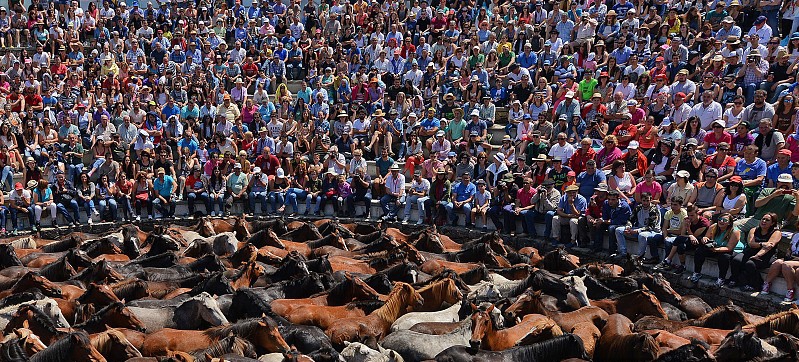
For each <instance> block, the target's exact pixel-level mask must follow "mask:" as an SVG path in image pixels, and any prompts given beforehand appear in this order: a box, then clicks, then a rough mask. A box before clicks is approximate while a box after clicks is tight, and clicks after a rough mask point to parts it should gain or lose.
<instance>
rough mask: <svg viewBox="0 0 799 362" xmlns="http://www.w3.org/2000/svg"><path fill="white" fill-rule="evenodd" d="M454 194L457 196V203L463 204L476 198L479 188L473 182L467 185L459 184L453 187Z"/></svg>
mask: <svg viewBox="0 0 799 362" xmlns="http://www.w3.org/2000/svg"><path fill="white" fill-rule="evenodd" d="M452 193H453V194H455V201H458V202H461V201H464V200H467V199H468V198H470V197H472V196H474V194H475V193H477V186H475V185H474V184H473V183H471V182H469V183H468V184H465V185H464V184H463V182H458V183H456V184H455V186H452Z"/></svg>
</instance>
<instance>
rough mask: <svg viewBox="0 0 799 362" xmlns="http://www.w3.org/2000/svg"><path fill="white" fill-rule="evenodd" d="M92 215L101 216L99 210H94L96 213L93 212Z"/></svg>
mask: <svg viewBox="0 0 799 362" xmlns="http://www.w3.org/2000/svg"><path fill="white" fill-rule="evenodd" d="M92 214H93V215H94V216H100V213H99V212H98V211H97V210H94V211H92Z"/></svg>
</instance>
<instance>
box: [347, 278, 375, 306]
mask: <svg viewBox="0 0 799 362" xmlns="http://www.w3.org/2000/svg"><path fill="white" fill-rule="evenodd" d="M346 278H347V282H348V283H347V285H348V286H349V289H348V290H347V292H348V293H349V294H350V295H351V296H352V299H355V300H377V299H378V298H380V294H379V293H378V292H377V291H375V290H374V288H372V287H370V286H369V284H366V282H364V281H363V280H362V279H361V278H358V277H355V276H352V275H350V274H349V273H347V274H346Z"/></svg>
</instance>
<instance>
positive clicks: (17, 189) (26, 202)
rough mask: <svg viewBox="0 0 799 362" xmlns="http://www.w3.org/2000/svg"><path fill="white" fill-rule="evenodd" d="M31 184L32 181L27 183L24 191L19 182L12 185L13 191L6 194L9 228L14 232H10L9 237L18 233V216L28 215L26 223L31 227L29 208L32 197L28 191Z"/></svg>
mask: <svg viewBox="0 0 799 362" xmlns="http://www.w3.org/2000/svg"><path fill="white" fill-rule="evenodd" d="M32 183H33V180H31V181H30V182H28V185H29V187H28V189H25V188H24V187H23V186H22V183H21V182H17V183H16V184H14V191H11V192H10V193H9V194H8V201H9V204H8V206H9V208H10V209H11V227H13V228H14V230H12V231H11V235H13V236H16V235H17V234H18V233H19V214H20V213H22V214H25V215H28V221H29V224H30V225H31V226H33V214H32V213H31V212H30V207H31V205H32V204H33V196H32V194H31V191H30V189H32V188H33V187H31V185H32Z"/></svg>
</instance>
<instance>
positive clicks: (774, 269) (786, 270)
mask: <svg viewBox="0 0 799 362" xmlns="http://www.w3.org/2000/svg"><path fill="white" fill-rule="evenodd" d="M797 267H799V234H795V235H794V236H793V239H792V240H791V250H790V254H789V255H786V256H785V258H782V259H777V260H775V261H774V263H773V264H771V267H769V270H768V274H767V275H766V281H765V282H764V283H763V287H762V288H761V289H760V293H761V294H766V293H768V292H769V290H771V283H772V282H773V281H774V279H776V278H777V277H778V276H780V275H781V276H782V277H783V278H785V284H786V285H787V286H788V290H787V291H786V293H785V300H784V301H785V302H792V301H793V296H794V290H795V288H794V287H795V286H796V280H797Z"/></svg>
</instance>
